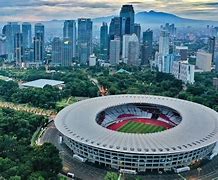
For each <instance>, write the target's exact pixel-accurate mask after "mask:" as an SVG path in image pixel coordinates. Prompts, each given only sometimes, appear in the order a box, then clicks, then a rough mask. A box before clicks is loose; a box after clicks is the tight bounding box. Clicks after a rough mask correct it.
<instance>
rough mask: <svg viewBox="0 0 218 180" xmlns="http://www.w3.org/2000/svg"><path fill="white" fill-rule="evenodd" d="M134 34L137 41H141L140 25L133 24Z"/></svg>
mask: <svg viewBox="0 0 218 180" xmlns="http://www.w3.org/2000/svg"><path fill="white" fill-rule="evenodd" d="M134 33H135V34H136V36H137V37H138V39H139V42H140V41H141V25H140V24H136V23H135V24H134Z"/></svg>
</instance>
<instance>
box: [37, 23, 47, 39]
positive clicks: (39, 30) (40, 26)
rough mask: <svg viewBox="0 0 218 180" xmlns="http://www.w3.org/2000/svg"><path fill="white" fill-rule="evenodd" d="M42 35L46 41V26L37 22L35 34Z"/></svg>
mask: <svg viewBox="0 0 218 180" xmlns="http://www.w3.org/2000/svg"><path fill="white" fill-rule="evenodd" d="M39 34H40V35H41V39H42V41H43V42H44V40H45V26H44V25H43V24H41V23H36V24H35V36H36V35H39Z"/></svg>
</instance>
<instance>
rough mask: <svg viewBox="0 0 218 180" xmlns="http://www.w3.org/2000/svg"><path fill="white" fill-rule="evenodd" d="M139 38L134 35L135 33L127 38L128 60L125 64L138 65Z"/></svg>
mask: <svg viewBox="0 0 218 180" xmlns="http://www.w3.org/2000/svg"><path fill="white" fill-rule="evenodd" d="M139 46H140V44H139V39H138V37H137V36H136V34H132V35H131V37H130V39H129V46H128V49H129V50H128V60H127V64H129V65H133V66H139V65H140V63H141V62H140V61H139Z"/></svg>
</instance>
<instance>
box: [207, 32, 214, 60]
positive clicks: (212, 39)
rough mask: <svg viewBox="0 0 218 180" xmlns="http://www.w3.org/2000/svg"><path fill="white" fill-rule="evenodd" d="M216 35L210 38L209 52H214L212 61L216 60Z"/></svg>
mask: <svg viewBox="0 0 218 180" xmlns="http://www.w3.org/2000/svg"><path fill="white" fill-rule="evenodd" d="M214 50H215V37H214V36H212V37H209V38H208V52H209V53H211V54H212V62H214Z"/></svg>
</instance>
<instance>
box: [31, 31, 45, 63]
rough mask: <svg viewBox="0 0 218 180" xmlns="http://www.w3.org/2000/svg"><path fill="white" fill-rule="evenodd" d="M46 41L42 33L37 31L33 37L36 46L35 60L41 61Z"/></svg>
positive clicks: (34, 46)
mask: <svg viewBox="0 0 218 180" xmlns="http://www.w3.org/2000/svg"><path fill="white" fill-rule="evenodd" d="M43 46H44V42H43V39H42V33H36V34H35V37H34V39H33V48H34V62H36V63H41V62H42V61H43V60H44V58H43V51H44V47H43Z"/></svg>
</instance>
